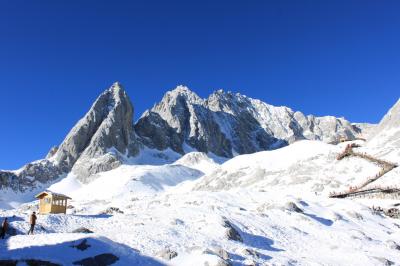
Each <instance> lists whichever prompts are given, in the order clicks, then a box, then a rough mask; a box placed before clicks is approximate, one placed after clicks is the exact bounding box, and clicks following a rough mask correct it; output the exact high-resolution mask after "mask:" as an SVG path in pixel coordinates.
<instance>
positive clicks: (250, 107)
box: [0, 82, 359, 191]
mask: <svg viewBox="0 0 400 266" xmlns="http://www.w3.org/2000/svg"><path fill="white" fill-rule="evenodd" d="M133 113H134V108H133V106H132V103H131V101H130V99H129V97H128V95H127V93H126V91H125V90H124V89H123V87H122V85H121V84H120V83H118V82H116V83H114V84H113V85H112V86H111V87H110V88H109V89H107V90H105V91H104V92H103V93H102V94H101V95H100V96H99V97H98V98H97V99H96V101H95V102H94V104H93V105H92V106H91V108H90V109H89V111H88V112H87V113H86V114H85V116H84V117H83V118H82V119H80V120H79V121H78V122H77V123H76V125H75V126H74V127H73V128H72V129H71V131H70V132H69V133H68V135H67V136H66V138H65V139H64V141H63V142H62V143H61V144H60V145H59V146H58V147H53V148H52V149H51V150H50V152H49V154H48V155H47V156H46V159H43V160H39V161H36V162H32V163H29V164H27V165H25V166H24V167H23V168H21V169H20V170H18V171H0V188H1V189H4V188H11V189H12V190H15V191H24V190H26V189H32V188H35V187H38V186H39V185H40V184H45V183H48V182H52V181H54V180H56V179H58V178H60V177H62V176H65V175H66V174H68V173H73V174H74V175H75V176H76V177H77V179H78V180H79V181H80V182H83V183H89V182H90V181H91V180H93V179H94V178H96V174H97V173H99V172H104V171H108V170H111V169H114V168H116V167H118V166H120V165H121V164H123V163H125V162H126V160H127V159H129V158H130V157H134V156H137V155H138V154H140V153H141V152H145V151H146V149H147V150H148V149H155V150H158V152H161V153H162V152H163V151H164V150H166V149H171V150H173V151H175V152H176V153H179V154H185V153H187V152H189V151H193V150H197V151H200V152H205V153H213V154H215V155H217V156H221V157H227V158H230V157H233V156H235V155H238V154H247V153H254V152H257V151H263V150H270V149H276V148H279V147H282V146H286V145H288V144H291V143H293V142H295V141H296V140H301V139H310V140H321V141H324V142H337V141H338V140H339V139H341V138H346V139H354V138H355V137H356V136H357V135H358V134H359V129H358V128H356V127H354V126H353V125H352V124H350V122H348V121H347V120H345V119H343V118H336V117H332V116H327V117H315V116H312V115H309V116H305V115H304V114H302V113H301V112H295V111H293V110H292V109H290V108H288V107H276V106H272V105H269V104H266V103H264V102H262V101H260V100H256V99H252V98H249V97H247V96H245V95H242V94H239V93H232V92H229V91H228V92H225V91H223V90H218V91H216V92H214V93H212V94H211V95H210V96H209V97H208V98H206V99H203V98H201V97H199V96H198V95H197V94H196V93H194V92H193V91H191V90H190V89H189V88H187V87H185V86H178V87H177V88H175V89H174V90H172V91H168V92H167V93H166V94H165V95H164V97H163V98H162V100H161V101H160V102H159V103H158V104H156V105H155V106H154V107H153V108H151V109H149V110H147V111H146V112H144V114H143V115H142V116H141V117H140V119H139V120H138V122H137V123H136V124H133ZM144 148H146V149H144Z"/></svg>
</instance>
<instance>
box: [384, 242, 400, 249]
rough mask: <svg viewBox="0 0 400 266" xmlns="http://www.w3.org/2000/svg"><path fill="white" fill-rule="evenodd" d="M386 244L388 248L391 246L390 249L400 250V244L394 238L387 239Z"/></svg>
mask: <svg viewBox="0 0 400 266" xmlns="http://www.w3.org/2000/svg"><path fill="white" fill-rule="evenodd" d="M386 246H387V247H388V248H390V249H397V250H400V246H399V245H398V244H397V243H396V242H394V241H393V240H388V241H386Z"/></svg>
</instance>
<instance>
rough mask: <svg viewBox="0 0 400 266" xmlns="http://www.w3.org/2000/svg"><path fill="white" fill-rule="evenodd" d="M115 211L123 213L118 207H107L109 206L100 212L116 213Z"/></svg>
mask: <svg viewBox="0 0 400 266" xmlns="http://www.w3.org/2000/svg"><path fill="white" fill-rule="evenodd" d="M116 213H120V214H123V213H124V212H123V211H121V210H120V208H117V207H109V208H107V209H105V210H104V211H102V212H101V213H100V214H116Z"/></svg>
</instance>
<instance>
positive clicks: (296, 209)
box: [285, 201, 304, 213]
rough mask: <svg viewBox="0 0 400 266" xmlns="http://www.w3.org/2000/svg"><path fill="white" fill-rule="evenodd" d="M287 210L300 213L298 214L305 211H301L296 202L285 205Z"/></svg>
mask: <svg viewBox="0 0 400 266" xmlns="http://www.w3.org/2000/svg"><path fill="white" fill-rule="evenodd" d="M285 210H288V211H290V212H298V213H303V212H304V211H303V210H302V209H300V208H299V207H298V206H297V205H296V204H295V203H294V202H292V201H289V202H287V203H286V204H285Z"/></svg>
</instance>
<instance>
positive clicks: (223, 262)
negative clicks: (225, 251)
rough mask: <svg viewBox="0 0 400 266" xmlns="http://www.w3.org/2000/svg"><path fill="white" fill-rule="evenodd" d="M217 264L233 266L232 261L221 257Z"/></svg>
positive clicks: (216, 265) (218, 265) (217, 265)
mask: <svg viewBox="0 0 400 266" xmlns="http://www.w3.org/2000/svg"><path fill="white" fill-rule="evenodd" d="M215 266H232V263H230V262H229V261H226V260H223V259H219V260H218V262H217V264H215Z"/></svg>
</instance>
